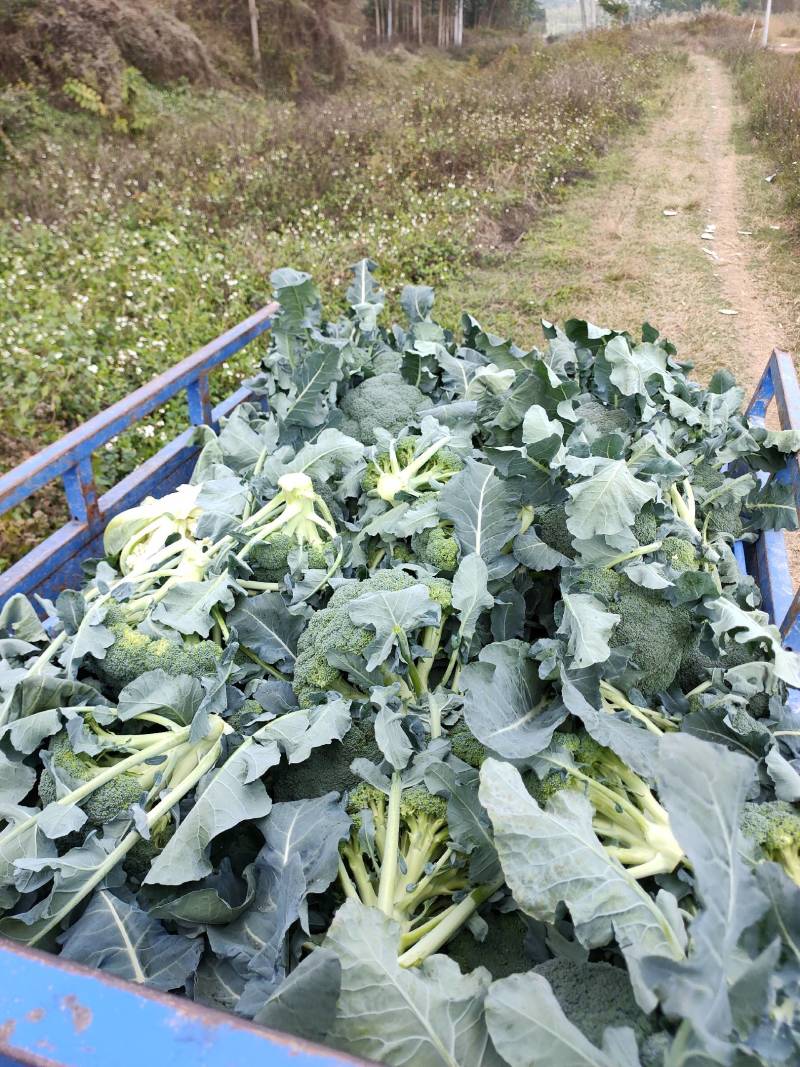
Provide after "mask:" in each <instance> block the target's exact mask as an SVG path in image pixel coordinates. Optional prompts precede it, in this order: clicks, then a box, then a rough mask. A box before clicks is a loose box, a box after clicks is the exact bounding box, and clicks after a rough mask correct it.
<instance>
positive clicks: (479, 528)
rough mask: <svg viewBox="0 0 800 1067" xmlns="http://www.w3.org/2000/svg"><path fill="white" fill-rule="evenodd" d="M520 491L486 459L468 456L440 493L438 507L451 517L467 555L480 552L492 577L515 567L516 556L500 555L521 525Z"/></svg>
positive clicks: (447, 516)
mask: <svg viewBox="0 0 800 1067" xmlns="http://www.w3.org/2000/svg"><path fill="white" fill-rule="evenodd" d="M518 509H519V494H518V491H517V489H516V488H515V487H513V486H512V485H511V484H510V483H509V482H504V481H502V480H501V479H500V478H499V477H498V476H497V473H496V471H495V469H494V467H489V466H487V464H485V463H477V462H476V461H475V460H474V459H468V460H467V461H466V463H465V465H464V469H463V470H462V471H460V472H459V473H458V474H457V475H456V476H455V477H454V478H451V479H450V481H449V482H448V483H447V485H446V486H445V487H444V489H442V491H441V493H440V494H439V510H440V511H441V514H442V515H443V516H444V517H445V518H447V519H450V520H451V521H452V523H453V526H454V528H455V533H456V537H457V538H458V541H459V543H460V545H461V549H462V552H463V553H464V555H469V554H471V553H474V554H475V555H478V556H481V557H482V558H483V560H484V562H485V563H486V566H487V568H488V571H489V578H490V579H491V578H500V577H502V576H503V575H504V574H507V573H508V572H509V571H510V570H512V569H513V567H514V565H515V560H514V558H513V557H510V556H501V552H502V550H503V548H504V546H505V545H506V544H507V543H508V542H509V541H510V540H511V538H512V537H513V535H514V534H515V533H516V532H517V530H518V529H519V516H518Z"/></svg>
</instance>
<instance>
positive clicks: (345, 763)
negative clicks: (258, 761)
mask: <svg viewBox="0 0 800 1067" xmlns="http://www.w3.org/2000/svg"><path fill="white" fill-rule="evenodd" d="M356 759H367V760H369V761H370V763H380V762H381V761H382V760H383V753H382V752H381V750H380V748H379V746H378V743H377V741H376V740H375V732H374V730H373V727H372V723H371V722H369V721H367V720H364V721H361V722H354V723H353V725H352V726H351V727H350V729H349V730H348V731H347V733H346V734H345V735H344V737H343V738H342V740H341V741H331V743H330V744H329V745H321V746H320V747H319V748H315V749H314V750H313V751H312V753H311V755H310V756H309V757H308V759H307V760H304V761H303V762H302V763H292V764H287V763H283V762H282V763H281V764H280V766H278V767H276V768H274V770H273V771H272V772H271V773H270V783H271V784H270V790H269V791H270V795H271V796H272V798H273V800H276V801H280V802H283V801H292V800H305V799H306V798H308V797H321V796H323V795H324V794H325V793H330V792H337V793H346V792H349V791H350V790H353V789H355V788H356V786H358V784H359V779H358V777H357V776H356V775H355V774H353V772H352V771H351V770H350V765H351V763H352V762H353V760H356Z"/></svg>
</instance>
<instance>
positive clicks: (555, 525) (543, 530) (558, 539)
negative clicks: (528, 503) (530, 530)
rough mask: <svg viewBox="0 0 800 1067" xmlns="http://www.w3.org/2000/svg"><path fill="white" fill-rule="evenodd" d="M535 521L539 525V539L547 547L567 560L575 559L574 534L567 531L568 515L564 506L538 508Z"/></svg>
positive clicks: (555, 505)
mask: <svg viewBox="0 0 800 1067" xmlns="http://www.w3.org/2000/svg"><path fill="white" fill-rule="evenodd" d="M535 521H536V523H537V524H538V530H539V537H540V538H541V539H542V541H544V543H545V544H546V545H549V546H550V548H552V549H555V551H556V552H560V553H561V555H562V556H566V557H567V559H574V558H575V549H574V548H573V545H572V534H571V533H570V532H569V530H568V529H567V513H566V511H565V510H564V505H563V504H554V505H552V506H547V507H541V508H539V507H537V508H536V514H535Z"/></svg>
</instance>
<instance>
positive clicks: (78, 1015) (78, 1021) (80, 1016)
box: [61, 993, 94, 1034]
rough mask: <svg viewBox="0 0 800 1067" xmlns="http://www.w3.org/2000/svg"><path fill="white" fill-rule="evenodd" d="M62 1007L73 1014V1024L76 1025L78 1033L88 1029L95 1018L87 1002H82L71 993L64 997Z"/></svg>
mask: <svg viewBox="0 0 800 1067" xmlns="http://www.w3.org/2000/svg"><path fill="white" fill-rule="evenodd" d="M61 1007H62V1009H64V1010H66V1011H68V1012H69V1013H70V1015H71V1016H72V1025H73V1026H74V1027H75V1033H76V1034H82V1033H83V1031H84V1030H88V1029H89V1027H90V1026H91V1025H92V1019H93V1018H94V1016H93V1014H92V1009H91V1008H87V1007H86V1005H85V1004H81V1003H80V1001H79V1000H78V998H77V997H75V996H73V995H72V994H71V993H70V994H69V995H68V996H66V997H64V998H63V999H62V1001H61Z"/></svg>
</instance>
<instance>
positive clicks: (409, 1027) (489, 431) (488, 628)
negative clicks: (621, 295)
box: [0, 260, 800, 1067]
mask: <svg viewBox="0 0 800 1067" xmlns="http://www.w3.org/2000/svg"><path fill="white" fill-rule="evenodd" d="M374 271H375V265H374V264H373V263H371V262H370V261H369V260H364V261H362V262H361V263H359V264H356V265H355V266H354V267H353V272H352V273H353V281H352V285H351V287H350V289H349V290H348V296H347V299H348V300H349V301H350V310H349V312H348V313H347V314H346V315H344V316H343V317H341V318H339V319H337V320H328V319H326V318H325V317H324V315H323V312H322V306H321V301H320V297H319V293H318V292H317V290H316V288H315V286H314V284H313V281H312V279H311V278H310V277H309V276H308V275H306V274H303V273H301V272H297V271H292V270H281V271H277V272H275V274H274V275H273V282H274V285H275V288H276V294H277V296H278V298H279V299H280V301H281V310H280V312H279V314H278V315H277V318H276V323H275V329H274V331H273V334H272V337H271V340H270V344H269V348H268V350H267V351H266V353H265V355H264V357H263V360H262V364H261V367H260V368H259V371H258V373H257V375H256V376H255V377H254V378H253V380H252V382H251V383H250V387H251V388H252V389H253V391H254V393H255V396H256V398H257V400H260V401H266V402H267V403H265V404H261V403H248V404H243V405H240V406H239V407H238V408H237V409H236V410H235V411H234V412H233V413H232V414H231V416H230V417H229V418H228V419H227V420H225V421H224V422H223V425H222V426H221V428H220V431H219V433H214V432H212V431H211V430H208V429H205V430H204V431H203V437H202V441H201V443H202V448H201V452H200V455H199V458H198V462H197V466H196V469H195V473H194V475H193V477H192V480H191V483H190V484H188V485H185V486H181V487H179V488H178V489H177V490H175V491H174V492H172V493H169V494H167V495H166V496H164V497H163V498H162V499H160V500H154V499H147V500H144V501H142V503H141V504H139V505H138V506H137V507H135V508H132V509H130V510H129V511H127V512H125V513H123V514H121V515H119V516H117V517H116V518H115V519H113V520H112V522H111V523H110V524H109V526H108V529H107V531H106V536H105V553H106V555H105V558H104V559H103V560H101V561H94V562H93V563H92V564H91V565H89V566H88V568H87V576H88V577H87V580H86V582H85V584H84V586H83V588H81V589H80V590H67V591H65V592H64V593H62V594H61V595H60V596H59V597H58V599H57V601H56V603H55V604H54V605H50V604H45V605H42V606H43V608H44V611H45V612H46V613H47V618H46V619H44V620H41V619H40V618H39V616H38V615H37V612H36V610H34V608H33V606H32V605H31V604H29V603H28V601H27V600H26V599H25V598H24V597H21V596H17V597H13V598H12V599H11V600H10V601H9V603H8V604H7V605H6V607H5V608H4V610H3V612H2V613H0V933H2V934H3V935H4V936H8V937H11V938H14V939H16V940H18V941H21V942H24V943H28V944H33V945H37V946H40V947H43V948H46V949H48V950H50V951H53V952H60V953H61V954H62V955H63V956H64V957H65V958H68V959H71V960H75V961H78V962H81V963H85V964H88V965H90V966H94V967H99V968H101V969H103V970H105V971H108V972H109V973H112V974H114V975H117V976H119V977H123V978H128V979H130V980H133V981H135V982H141V983H144V984H148V985H151V986H154V987H155V988H159V989H162V990H169V991H177V992H182V993H183V994H184V995H186V996H191V997H194V998H195V999H197V1000H199V1001H202V1002H204V1003H210V1004H213V1005H216V1006H218V1007H223V1008H225V1009H226V1010H230V1011H235V1012H237V1013H239V1014H240V1015H244V1016H249V1017H251V1018H255V1019H257V1020H258V1021H261V1022H264V1023H266V1024H267V1025H270V1026H275V1027H278V1028H281V1029H284V1030H287V1031H289V1032H292V1033H294V1034H297V1035H299V1036H302V1037H304V1038H309V1039H312V1040H319V1041H322V1042H324V1043H326V1044H328V1045H331V1046H333V1047H336V1048H339V1049H342V1050H345V1051H347V1052H350V1053H353V1054H355V1055H360V1056H365V1057H368V1058H371V1059H373V1060H376V1061H379V1062H383V1063H386V1064H389V1065H398V1067H407V1065H408V1064H412V1063H413V1064H415V1065H416V1064H420V1065H423V1067H428V1065H431V1067H434V1065H435V1067H441V1065H442V1064H444V1065H447V1067H496V1065H497V1067H500V1065H502V1064H507V1065H510V1067H517V1065H520V1067H522V1065H524V1067H527V1065H530V1067H636V1065H637V1064H638V1065H640V1067H707V1065H709V1064H720V1065H723V1067H739V1065H742V1067H743V1065H744V1064H748V1065H752V1067H759V1065H763V1067H788V1065H789V1064H793V1063H795V1062H796V1061H797V1060H798V1057H800V1043H799V1041H798V1033H800V1025H798V1014H797V1003H798V1000H799V999H800V990H799V989H798V977H797V976H798V970H797V968H798V962H799V961H800V949H799V948H798V946H800V925H799V924H798V921H797V918H796V916H797V914H798V913H800V868H799V864H800V861H799V860H798V841H799V840H800V833H799V832H798V826H800V815H798V809H797V800H798V796H800V787H798V783H799V782H800V740H799V738H800V730H798V725H797V714H796V711H795V710H794V703H793V694H792V687H798V686H800V660H798V656H797V654H796V653H795V652H793V651H791V650H789V649H787V648H785V647H783V644H782V642H781V636H780V633H779V631H778V630H777V628H776V627H775V626H774V625H773V623H772V622H771V621H770V619H769V618H768V617H767V616H766V614H765V613H764V612H762V611H761V610H760V598H759V592H758V589H757V588H756V586H755V584H754V583H753V581H752V579H750V578H749V577H748V576H747V575H746V574H743V573H741V572H740V570H739V567H738V564H737V562H736V560H737V556H736V554H735V553H734V550H733V542H734V540H736V539H738V540H742V541H744V542H753V541H754V540H755V539H756V538H757V537H758V536H759V534H760V532H761V531H762V530H767V531H775V530H780V529H794V528H795V527H796V525H797V517H796V513H795V509H794V500H793V497H792V495H791V486H790V485H789V484H788V483H787V482H786V481H785V476H784V473H783V467H784V463H785V459H786V457H787V456H788V455H789V454H791V453H792V452H793V451H796V450H797V449H798V447H800V435H797V434H796V433H793V432H792V431H785V432H780V433H773V432H772V431H767V430H765V429H763V428H761V427H759V426H755V425H751V424H750V423H748V421H747V419H746V418H745V417H744V416H743V415H742V414H741V413H740V410H739V405H740V401H741V396H742V394H741V391H740V390H738V389H737V388H736V387H735V386H734V385H733V382H732V381H731V379H730V377H729V376H728V375H726V374H722V373H721V374H718V375H715V376H714V378H713V379H712V381H711V382H710V383H709V385H708V387H703V386H700V385H698V384H696V383H695V382H693V381H692V380H691V379H690V378H689V376H688V369H689V368H688V365H686V364H683V363H680V362H679V361H678V359H677V356H676V353H675V350H674V348H673V347H672V345H670V344H669V343H668V342H667V341H664V340H662V339H660V338H659V337H658V334H657V333H656V332H655V331H654V330H653V329H652V327H649V326H645V327H644V329H643V331H642V334H641V336H634V335H632V334H628V333H619V332H614V331H612V330H607V329H603V328H599V327H596V326H593V325H592V324H590V323H585V322H579V321H572V322H569V323H567V324H566V325H565V327H564V328H563V329H560V328H558V327H556V326H553V325H551V324H547V323H545V324H543V326H544V335H545V345H544V346H543V347H542V349H541V350H540V349H537V348H533V349H530V350H525V349H522V348H520V347H518V346H517V345H515V344H514V343H513V342H512V341H510V340H508V339H505V338H502V337H498V336H495V335H493V334H491V333H489V332H487V331H486V330H484V329H483V328H482V327H481V326H480V324H479V323H478V322H477V321H476V320H475V319H473V318H471V317H470V316H468V315H467V316H464V319H463V322H462V333H461V334H460V335H459V336H456V335H454V334H453V333H451V332H450V331H447V330H444V329H443V328H442V327H440V326H439V325H438V324H437V323H436V322H435V321H433V318H432V311H433V306H434V303H433V302H434V294H433V292H432V290H430V289H428V288H426V287H424V286H419V287H409V288H408V289H407V290H406V291H405V292H404V293H403V294H401V298H400V306H401V307H402V308H403V309H404V311H405V313H406V315H407V320H408V321H407V322H406V323H405V324H404V325H402V326H401V325H394V326H392V327H391V328H389V327H386V326H384V325H383V324H382V319H381V316H382V311H383V306H384V295H383V294H382V293H381V291H380V289H379V288H378V286H377V283H376V281H375V278H374ZM773 535H774V534H773V533H770V536H773Z"/></svg>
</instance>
